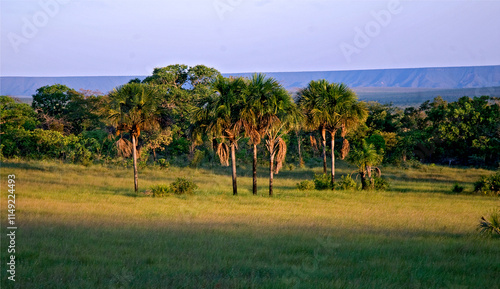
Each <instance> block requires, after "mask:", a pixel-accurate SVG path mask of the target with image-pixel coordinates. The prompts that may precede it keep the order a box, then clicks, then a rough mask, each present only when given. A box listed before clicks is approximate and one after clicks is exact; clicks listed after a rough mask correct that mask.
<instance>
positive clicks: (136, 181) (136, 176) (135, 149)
mask: <svg viewBox="0 0 500 289" xmlns="http://www.w3.org/2000/svg"><path fill="white" fill-rule="evenodd" d="M132 158H133V159H134V190H135V192H136V193H137V191H138V190H139V185H138V180H139V178H138V173H137V147H136V141H135V136H134V135H132Z"/></svg>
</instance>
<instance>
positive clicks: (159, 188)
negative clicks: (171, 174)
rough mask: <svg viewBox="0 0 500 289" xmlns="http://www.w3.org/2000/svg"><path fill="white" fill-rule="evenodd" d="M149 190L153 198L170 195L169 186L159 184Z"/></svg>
mask: <svg viewBox="0 0 500 289" xmlns="http://www.w3.org/2000/svg"><path fill="white" fill-rule="evenodd" d="M150 190H151V195H152V196H153V197H158V198H161V197H165V196H167V195H168V194H169V193H170V186H168V185H163V184H159V185H154V186H151V188H150Z"/></svg>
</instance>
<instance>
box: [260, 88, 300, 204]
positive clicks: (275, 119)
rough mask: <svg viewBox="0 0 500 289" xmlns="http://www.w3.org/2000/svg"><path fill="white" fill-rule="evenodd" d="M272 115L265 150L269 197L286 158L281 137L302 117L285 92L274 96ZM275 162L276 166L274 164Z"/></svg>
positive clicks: (284, 144)
mask: <svg viewBox="0 0 500 289" xmlns="http://www.w3.org/2000/svg"><path fill="white" fill-rule="evenodd" d="M275 100H276V101H273V103H275V104H276V107H275V109H274V114H272V115H271V116H270V117H269V127H268V129H267V130H266V136H267V139H266V148H267V150H268V151H269V158H270V159H269V196H272V195H273V182H274V173H276V174H277V173H278V172H279V170H280V169H281V167H282V166H283V162H284V161H285V156H286V150H287V147H286V143H285V141H284V140H283V138H282V136H283V135H284V134H286V133H287V132H288V131H290V130H291V129H293V127H295V126H296V123H298V122H300V120H301V118H302V115H301V113H300V111H299V110H298V108H297V106H296V105H295V103H294V102H293V101H292V98H291V97H290V95H289V94H288V92H286V91H285V90H284V91H283V93H281V94H278V95H276V98H275ZM275 162H276V166H274V163H275Z"/></svg>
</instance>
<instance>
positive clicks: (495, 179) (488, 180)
mask: <svg viewBox="0 0 500 289" xmlns="http://www.w3.org/2000/svg"><path fill="white" fill-rule="evenodd" d="M474 192H476V193H480V194H485V195H490V196H500V172H498V173H496V174H494V175H491V176H482V177H481V179H479V181H477V182H475V183H474Z"/></svg>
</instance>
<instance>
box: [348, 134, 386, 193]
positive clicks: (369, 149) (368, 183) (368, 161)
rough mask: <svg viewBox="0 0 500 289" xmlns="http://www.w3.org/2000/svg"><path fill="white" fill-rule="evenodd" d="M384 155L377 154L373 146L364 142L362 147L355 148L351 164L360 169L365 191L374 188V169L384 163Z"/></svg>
mask: <svg viewBox="0 0 500 289" xmlns="http://www.w3.org/2000/svg"><path fill="white" fill-rule="evenodd" d="M382 159H383V154H382V153H379V152H377V150H376V149H375V146H374V145H373V144H368V143H367V142H366V141H365V140H363V142H362V144H361V147H359V148H354V149H353V151H352V152H351V153H350V154H349V158H348V160H349V162H350V163H352V164H353V165H355V166H357V167H358V171H359V175H360V177H361V186H362V189H363V190H366V189H369V188H371V187H373V179H372V173H371V172H372V169H373V166H376V165H378V164H380V163H381V162H382Z"/></svg>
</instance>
